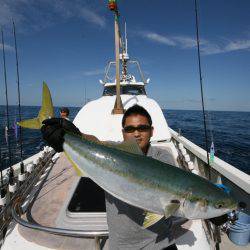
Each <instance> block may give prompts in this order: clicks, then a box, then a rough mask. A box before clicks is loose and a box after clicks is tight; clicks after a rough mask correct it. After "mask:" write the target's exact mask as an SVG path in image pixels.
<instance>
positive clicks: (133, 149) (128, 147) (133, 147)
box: [103, 139, 143, 155]
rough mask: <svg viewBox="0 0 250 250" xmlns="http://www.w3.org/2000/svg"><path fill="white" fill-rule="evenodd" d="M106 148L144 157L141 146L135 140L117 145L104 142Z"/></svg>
mask: <svg viewBox="0 0 250 250" xmlns="http://www.w3.org/2000/svg"><path fill="white" fill-rule="evenodd" d="M103 144H104V145H105V146H108V147H112V148H116V149H119V150H122V151H125V152H128V153H132V154H137V155H143V153H142V151H141V149H140V147H139V145H138V144H137V142H136V140H135V139H131V140H128V141H124V142H120V143H116V142H104V143H103Z"/></svg>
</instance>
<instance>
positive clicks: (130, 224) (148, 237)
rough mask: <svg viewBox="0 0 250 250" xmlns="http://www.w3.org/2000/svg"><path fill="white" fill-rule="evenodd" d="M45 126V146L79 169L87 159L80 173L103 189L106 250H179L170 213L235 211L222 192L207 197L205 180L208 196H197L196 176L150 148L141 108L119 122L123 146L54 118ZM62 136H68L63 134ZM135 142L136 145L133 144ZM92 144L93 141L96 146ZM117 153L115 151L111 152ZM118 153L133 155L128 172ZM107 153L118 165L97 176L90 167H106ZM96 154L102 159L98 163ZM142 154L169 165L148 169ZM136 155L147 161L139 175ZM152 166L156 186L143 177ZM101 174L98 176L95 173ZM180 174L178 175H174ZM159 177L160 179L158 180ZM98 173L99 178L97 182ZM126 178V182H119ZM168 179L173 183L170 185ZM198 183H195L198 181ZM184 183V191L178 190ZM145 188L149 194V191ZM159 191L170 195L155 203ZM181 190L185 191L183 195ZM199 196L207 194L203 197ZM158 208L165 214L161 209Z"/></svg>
mask: <svg viewBox="0 0 250 250" xmlns="http://www.w3.org/2000/svg"><path fill="white" fill-rule="evenodd" d="M43 124H44V126H43V127H42V133H43V137H44V139H45V140H46V141H47V142H48V143H49V145H51V146H52V147H54V148H55V149H56V150H57V151H62V150H63V149H64V151H65V152H66V154H67V155H68V156H69V157H70V158H71V160H72V161H73V162H74V163H75V164H76V165H77V166H78V167H79V166H82V165H86V166H88V165H89V164H90V163H89V161H91V164H90V165H89V169H88V167H87V168H86V169H84V172H85V173H87V174H88V175H89V176H90V177H91V178H92V180H94V181H95V182H96V183H97V184H98V185H100V186H101V187H102V188H103V189H104V190H105V191H107V192H106V211H107V220H108V226H109V246H110V249H124V250H125V249H177V248H176V246H175V245H173V242H174V239H173V237H172V235H171V231H172V230H171V227H172V218H173V217H171V215H175V216H180V217H186V218H189V219H196V218H210V217H216V216H220V215H222V214H224V213H226V211H229V210H230V209H228V207H230V208H233V207H235V204H234V203H233V201H232V200H230V198H229V197H227V196H224V194H223V192H218V194H216V195H215V196H216V198H214V197H210V194H211V193H212V192H217V191H218V188H216V187H215V185H213V184H212V183H209V182H207V185H205V188H204V187H203V188H201V189H202V190H201V191H206V193H204V194H203V193H202V192H200V193H199V192H197V194H194V191H195V190H196V189H199V188H200V187H201V186H199V185H200V184H201V182H204V181H205V180H204V179H202V178H200V177H196V176H195V177H194V176H193V175H192V174H190V173H188V172H185V171H183V170H181V169H179V168H176V167H174V166H171V165H175V166H177V162H176V160H175V159H174V158H173V156H172V155H171V154H168V153H167V152H165V154H163V153H162V151H161V149H159V148H157V147H156V148H155V147H154V148H153V147H151V146H150V138H151V137H152V135H153V127H152V120H151V117H150V115H149V114H148V112H147V111H146V110H145V109H144V108H143V107H140V106H138V105H135V106H133V107H131V108H129V109H128V110H127V111H126V112H125V114H124V117H123V119H122V127H123V129H122V133H123V138H124V143H121V144H120V145H119V144H117V145H116V144H109V143H107V142H99V141H98V139H97V138H96V137H94V136H92V135H85V134H81V133H80V131H79V130H78V129H77V128H76V127H75V126H74V125H73V124H72V123H70V122H68V121H65V120H60V119H58V118H52V119H49V120H45V121H44V122H43ZM65 132H66V136H64V135H65ZM68 132H71V133H74V134H78V135H81V137H82V138H83V140H85V141H86V142H87V144H86V146H83V145H81V144H82V142H81V139H80V138H77V139H76V137H75V136H72V135H69V134H68ZM64 137H65V138H64ZM64 139H65V140H64ZM86 139H87V140H86ZM134 140H135V142H136V143H134ZM90 141H94V142H95V143H92V142H90ZM96 142H97V143H96ZM94 145H95V146H97V145H99V146H100V150H99V149H94V148H93V147H92V146H94ZM104 145H105V146H104ZM136 145H137V146H136ZM99 146H97V147H99ZM138 146H139V147H138ZM84 147H85V148H84ZM136 147H137V148H136ZM83 148H84V149H83ZM116 148H117V149H116ZM81 150H82V151H81ZM103 150H104V151H105V152H104V151H103ZM116 150H117V151H119V152H115V151H116ZM121 150H122V151H123V152H124V154H126V153H127V152H128V153H127V154H129V155H128V156H127V157H128V158H126V159H129V160H130V158H131V157H132V158H133V159H134V161H133V164H132V165H133V166H132V168H130V166H128V169H127V170H126V167H127V166H126V164H127V161H126V160H125V159H124V161H120V162H119V160H120V159H118V158H116V157H117V153H118V154H120V153H121ZM110 151H112V153H114V152H115V155H114V156H111V157H113V158H112V161H113V162H114V161H117V162H118V163H117V164H118V165H119V166H116V167H115V169H111V170H110V169H108V164H107V169H101V170H100V169H98V170H97V172H95V167H94V166H95V165H98V166H103V164H104V165H105V164H106V163H104V161H103V158H105V157H107V155H108V154H109V152H110ZM131 152H132V154H131ZM91 154H92V155H94V156H93V157H94V158H93V159H90V158H91V156H89V155H91ZM135 154H138V155H135ZM140 154H141V155H140ZM79 155H81V156H83V160H79ZM84 155H85V156H84ZM97 155H98V157H100V159H96V156H97ZM142 155H147V156H151V157H152V158H155V159H157V160H160V161H163V162H165V163H167V164H164V165H162V166H160V164H159V161H155V160H154V162H152V163H149V165H148V164H147V163H148V162H147V160H146V161H145V159H146V157H143V156H142ZM89 157H90V158H89ZM98 157H97V158H98ZM137 157H139V159H141V161H145V164H143V163H142V165H141V169H140V170H141V173H140V174H139V176H136V175H137V174H138V173H135V172H133V171H134V170H135V169H136V168H137V167H138V168H139V166H137V163H138V164H139V161H138V162H136V161H137V160H138V159H137ZM121 158H122V156H121ZM106 160H107V161H109V160H110V159H108V157H107V159H106ZM93 162H94V165H93ZM121 165H124V166H125V170H124V169H122V167H121ZM139 165H140V164H139ZM157 165H159V166H157ZM165 165H166V166H165ZM166 167H169V169H168V175H169V176H170V178H169V179H167V178H168V177H167V176H166V180H165V183H160V179H161V178H163V179H164V176H163V175H164V174H165V173H164V174H163V173H161V171H162V169H163V168H166ZM104 168H105V167H104ZM152 168H156V169H157V171H158V173H154V175H156V176H157V175H158V176H159V179H157V181H159V183H155V181H156V180H151V179H150V180H149V183H147V181H148V180H147V179H148V178H150V174H151V173H150V172H149V171H150V170H152ZM177 169H178V170H177ZM99 170H100V172H99V173H98V171H99ZM106 170H110V174H107V171H106ZM123 170H124V171H123ZM165 170H166V169H165ZM79 171H80V172H81V171H83V170H82V169H81V168H80V167H79ZM178 171H179V173H177V172H178ZM180 171H182V172H183V173H182V172H180ZM143 172H144V173H143ZM147 174H148V176H147ZM161 174H163V175H162V176H161ZM182 174H183V175H182ZM99 175H100V176H101V177H102V178H99V177H98V176H99ZM186 175H188V176H186ZM124 176H125V180H124V178H123V177H124ZM177 176H179V177H177ZM154 177H155V176H154ZM136 178H138V179H136ZM140 178H141V179H140ZM180 178H181V179H180ZM189 178H191V179H192V178H193V181H194V182H195V185H197V187H196V188H194V189H193V190H191V188H185V185H184V182H188V180H189ZM197 178H198V179H197ZM101 179H104V180H106V182H105V181H104V182H103V181H102V180H101ZM196 179H197V180H196ZM144 180H145V182H144ZM130 181H131V182H130ZM172 181H175V182H173V183H172ZM183 181H184V182H183ZM196 181H198V182H197V183H196ZM163 182H164V180H163ZM167 182H169V183H167ZM170 182H171V183H170ZM176 182H177V185H176ZM182 183H183V186H184V187H182ZM155 184H156V185H155ZM165 184H168V185H170V186H172V185H174V186H176V187H175V188H176V189H177V190H170V188H169V186H167V185H165ZM164 185H165V186H164ZM192 185H193V184H191V186H192ZM203 186H204V185H203ZM110 187H111V188H110ZM148 188H149V189H151V190H147V189H148ZM156 188H159V190H156ZM163 189H165V190H163ZM206 189H207V190H206ZM162 191H167V192H168V191H169V192H170V193H169V194H168V195H167V196H166V197H161V198H160V200H159V199H158V198H156V199H155V193H157V192H159V195H160V196H161V193H162ZM183 191H184V192H185V193H184V194H183V193H182V194H181V192H183ZM209 193H210V194H209ZM133 194H136V195H133ZM156 196H157V195H156ZM203 196H207V198H204V197H203ZM209 199H210V200H209ZM162 204H163V210H162V208H160V207H162ZM146 208H148V209H146ZM224 208H225V209H224ZM223 209H224V210H223ZM146 211H150V212H146ZM164 215H165V217H164ZM166 218H167V219H166Z"/></svg>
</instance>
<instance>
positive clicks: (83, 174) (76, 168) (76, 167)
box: [64, 151, 87, 177]
mask: <svg viewBox="0 0 250 250" xmlns="http://www.w3.org/2000/svg"><path fill="white" fill-rule="evenodd" d="M64 154H65V155H66V157H67V159H68V160H69V162H70V163H71V164H72V166H73V168H74V169H75V171H76V174H77V175H78V176H85V177H87V175H86V174H85V173H84V172H83V171H82V169H80V168H79V167H78V166H77V165H76V164H75V162H74V161H73V160H72V158H71V157H70V156H69V154H67V153H66V152H65V151H64Z"/></svg>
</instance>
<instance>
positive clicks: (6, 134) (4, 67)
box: [1, 29, 14, 185]
mask: <svg viewBox="0 0 250 250" xmlns="http://www.w3.org/2000/svg"><path fill="white" fill-rule="evenodd" d="M1 34H2V49H3V71H4V83H5V99H6V117H7V126H6V127H5V137H6V138H5V139H6V143H7V147H8V158H9V167H10V172H9V184H10V185H12V184H13V177H14V173H13V169H12V161H11V149H10V141H9V129H10V120H9V102H8V87H7V72H6V62H5V49H4V37H3V29H1Z"/></svg>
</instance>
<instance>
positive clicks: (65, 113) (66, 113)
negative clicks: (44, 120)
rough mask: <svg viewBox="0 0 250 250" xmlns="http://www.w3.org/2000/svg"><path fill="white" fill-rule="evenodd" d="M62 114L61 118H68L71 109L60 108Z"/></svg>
mask: <svg viewBox="0 0 250 250" xmlns="http://www.w3.org/2000/svg"><path fill="white" fill-rule="evenodd" d="M60 115H61V118H68V116H69V109H68V108H66V107H63V108H60Z"/></svg>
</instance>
